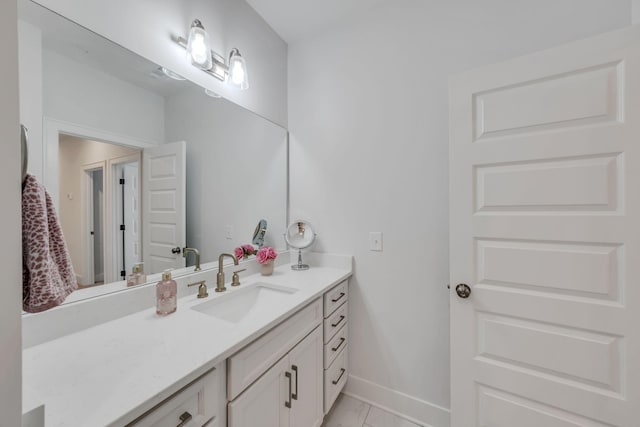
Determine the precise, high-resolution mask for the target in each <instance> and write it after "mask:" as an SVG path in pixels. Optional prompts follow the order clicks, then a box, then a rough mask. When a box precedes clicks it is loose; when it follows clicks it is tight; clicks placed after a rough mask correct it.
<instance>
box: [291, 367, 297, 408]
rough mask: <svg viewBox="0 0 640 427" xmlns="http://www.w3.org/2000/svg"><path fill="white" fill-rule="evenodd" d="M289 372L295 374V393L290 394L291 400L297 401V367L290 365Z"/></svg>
mask: <svg viewBox="0 0 640 427" xmlns="http://www.w3.org/2000/svg"><path fill="white" fill-rule="evenodd" d="M291 370H292V371H293V372H295V373H296V392H295V393H292V394H291V397H292V398H293V400H298V367H297V366H296V365H291Z"/></svg>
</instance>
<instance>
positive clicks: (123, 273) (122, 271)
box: [120, 270, 127, 279]
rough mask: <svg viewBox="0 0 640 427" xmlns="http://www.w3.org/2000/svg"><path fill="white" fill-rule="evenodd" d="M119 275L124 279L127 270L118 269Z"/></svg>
mask: <svg viewBox="0 0 640 427" xmlns="http://www.w3.org/2000/svg"><path fill="white" fill-rule="evenodd" d="M120 276H121V277H122V278H123V279H124V278H125V277H127V272H126V271H124V270H120Z"/></svg>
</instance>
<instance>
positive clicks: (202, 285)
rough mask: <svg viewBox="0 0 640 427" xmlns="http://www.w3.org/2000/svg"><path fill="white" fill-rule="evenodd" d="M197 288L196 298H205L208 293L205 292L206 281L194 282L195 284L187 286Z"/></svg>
mask: <svg viewBox="0 0 640 427" xmlns="http://www.w3.org/2000/svg"><path fill="white" fill-rule="evenodd" d="M196 285H199V286H198V298H206V297H208V296H209V293H208V292H207V281H206V280H201V281H199V282H195V283H189V284H188V285H187V286H188V287H191V286H196Z"/></svg>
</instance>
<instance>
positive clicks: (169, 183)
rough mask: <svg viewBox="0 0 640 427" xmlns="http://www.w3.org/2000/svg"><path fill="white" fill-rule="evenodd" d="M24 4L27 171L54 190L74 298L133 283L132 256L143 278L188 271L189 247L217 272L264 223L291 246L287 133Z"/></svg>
mask: <svg viewBox="0 0 640 427" xmlns="http://www.w3.org/2000/svg"><path fill="white" fill-rule="evenodd" d="M19 3H20V11H19V22H18V24H19V56H20V79H21V93H20V103H21V121H22V122H23V123H24V124H25V125H26V126H27V127H28V128H29V130H30V135H29V136H30V138H31V139H30V141H29V151H30V153H31V157H30V158H31V159H34V158H35V159H40V163H38V161H37V160H36V161H35V162H32V164H30V171H29V172H30V173H31V174H33V175H35V176H36V178H37V179H38V180H40V182H43V183H44V185H45V187H46V188H47V190H48V191H49V193H50V194H51V196H52V198H53V201H54V204H55V206H56V209H57V210H58V214H59V217H60V222H61V224H62V229H63V232H64V235H65V239H66V241H67V245H68V248H69V252H70V256H71V258H72V264H73V267H74V270H75V274H76V277H77V278H78V281H79V284H80V288H81V289H79V290H77V291H75V292H73V293H72V294H71V295H70V296H69V297H67V300H66V302H69V301H77V300H79V299H84V298H87V297H92V296H95V295H100V294H104V293H106V292H112V291H120V290H124V289H126V288H127V286H126V280H125V279H126V276H128V275H130V274H131V273H132V271H133V267H134V265H136V264H137V263H143V267H142V269H143V273H144V275H146V278H147V280H148V282H152V281H157V280H158V274H157V273H159V272H161V271H162V270H163V269H165V268H174V269H178V271H176V272H175V273H174V275H180V274H184V273H186V272H190V271H193V264H194V262H195V257H192V256H190V257H189V258H188V264H186V261H187V260H186V259H185V258H184V257H183V253H182V249H183V248H185V247H192V248H196V249H198V250H199V252H200V259H201V264H202V268H203V269H206V268H212V267H213V266H214V265H215V263H213V261H214V260H216V259H217V257H218V255H219V254H220V253H222V252H229V251H232V250H233V248H234V247H236V246H239V245H241V244H245V243H248V242H250V241H252V239H253V234H254V230H255V225H256V222H257V221H260V220H264V221H265V222H268V224H269V230H268V231H267V232H266V233H265V234H264V235H263V236H262V238H263V240H264V244H267V245H270V246H273V247H275V248H276V249H284V240H283V239H282V236H283V234H284V231H285V227H286V207H287V182H286V179H287V149H288V147H287V132H286V130H285V129H283V128H281V127H279V126H277V125H275V124H273V123H271V122H269V121H267V120H265V119H264V118H262V117H260V116H257V115H255V114H253V113H251V112H249V111H247V110H245V109H243V108H241V107H239V106H237V105H235V104H233V103H231V102H229V101H227V100H225V99H222V98H212V97H211V96H208V95H207V94H205V90H204V89H203V88H202V87H200V86H197V85H195V84H193V83H191V82H189V81H179V80H176V79H175V78H172V77H170V76H169V75H170V74H171V73H168V72H163V71H162V67H160V66H159V65H157V64H153V63H151V62H149V61H147V60H145V59H144V58H142V57H140V56H138V55H136V54H133V53H132V52H130V51H128V50H126V49H124V48H122V47H120V46H118V45H116V44H114V43H112V42H110V41H109V40H106V39H104V38H102V37H100V36H98V35H96V34H94V33H92V32H90V31H88V30H86V29H84V28H82V27H80V26H78V25H76V24H74V23H72V22H71V21H68V20H67V19H65V18H62V17H60V16H59V15H56V14H55V13H53V12H50V11H48V10H47V9H44V8H42V7H41V6H39V5H37V4H35V3H33V2H31V1H28V0H24V1H20V2H19ZM168 43H170V41H168ZM173 76H174V77H177V76H175V75H173ZM208 263H210V264H208ZM186 265H189V267H187V268H184V267H185V266H186ZM97 285H101V286H97Z"/></svg>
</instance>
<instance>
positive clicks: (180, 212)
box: [142, 141, 186, 274]
mask: <svg viewBox="0 0 640 427" xmlns="http://www.w3.org/2000/svg"><path fill="white" fill-rule="evenodd" d="M142 159H143V167H142V176H143V182H142V188H143V189H144V196H143V200H142V209H143V212H144V214H143V216H142V217H143V218H144V221H143V230H142V239H143V252H142V255H143V258H144V263H145V270H146V271H147V272H148V273H149V274H151V273H157V272H159V271H162V270H165V269H169V268H181V267H184V266H185V259H184V258H183V257H182V254H174V253H172V252H171V249H173V248H175V247H180V248H183V247H184V246H185V245H186V217H185V209H186V144H185V142H184V141H182V142H175V143H172V144H164V145H159V146H157V147H152V148H145V149H144V151H143V152H142Z"/></svg>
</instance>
